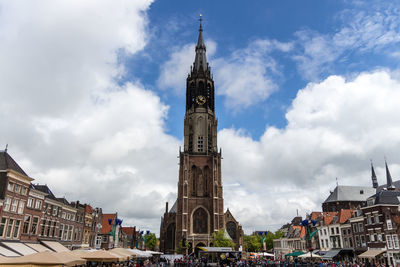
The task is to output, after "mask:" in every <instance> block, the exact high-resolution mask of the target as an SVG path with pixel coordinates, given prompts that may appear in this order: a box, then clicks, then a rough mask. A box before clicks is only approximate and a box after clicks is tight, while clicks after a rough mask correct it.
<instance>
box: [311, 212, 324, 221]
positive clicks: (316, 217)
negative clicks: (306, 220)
mask: <svg viewBox="0 0 400 267" xmlns="http://www.w3.org/2000/svg"><path fill="white" fill-rule="evenodd" d="M321 215H322V212H320V211H313V212H312V213H311V220H316V219H318V218H319V217H320V216H321Z"/></svg>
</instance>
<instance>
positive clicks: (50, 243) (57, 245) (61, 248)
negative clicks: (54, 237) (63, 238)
mask: <svg viewBox="0 0 400 267" xmlns="http://www.w3.org/2000/svg"><path fill="white" fill-rule="evenodd" d="M41 242H42V243H43V244H44V245H45V246H46V247H49V248H50V249H51V250H53V251H55V252H63V251H70V250H69V249H67V248H66V247H64V246H63V245H61V244H60V243H58V242H55V241H41Z"/></svg>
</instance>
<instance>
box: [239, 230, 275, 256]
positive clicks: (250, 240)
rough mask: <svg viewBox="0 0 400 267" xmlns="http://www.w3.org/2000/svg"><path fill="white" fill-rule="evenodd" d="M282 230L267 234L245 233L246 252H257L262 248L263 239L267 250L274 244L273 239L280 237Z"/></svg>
mask: <svg viewBox="0 0 400 267" xmlns="http://www.w3.org/2000/svg"><path fill="white" fill-rule="evenodd" d="M282 236H283V232H281V231H276V232H275V233H272V232H269V231H268V234H267V235H262V236H260V235H245V236H244V243H245V246H246V250H247V251H248V252H259V251H261V250H262V249H263V241H265V246H266V249H267V250H270V249H271V248H273V246H274V239H278V238H281V237H282Z"/></svg>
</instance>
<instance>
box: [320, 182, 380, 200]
mask: <svg viewBox="0 0 400 267" xmlns="http://www.w3.org/2000/svg"><path fill="white" fill-rule="evenodd" d="M375 191H376V190H375V189H374V188H372V187H366V186H347V185H338V186H336V188H335V190H333V192H331V194H330V195H329V197H328V198H327V199H326V200H325V201H324V203H329V202H338V201H366V200H367V198H368V197H370V196H372V195H373V194H375Z"/></svg>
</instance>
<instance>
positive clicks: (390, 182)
mask: <svg viewBox="0 0 400 267" xmlns="http://www.w3.org/2000/svg"><path fill="white" fill-rule="evenodd" d="M385 166H386V183H387V184H386V188H387V190H395V189H396V187H395V186H394V185H393V180H392V176H391V175H390V171H389V167H388V165H387V162H386V159H385Z"/></svg>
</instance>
